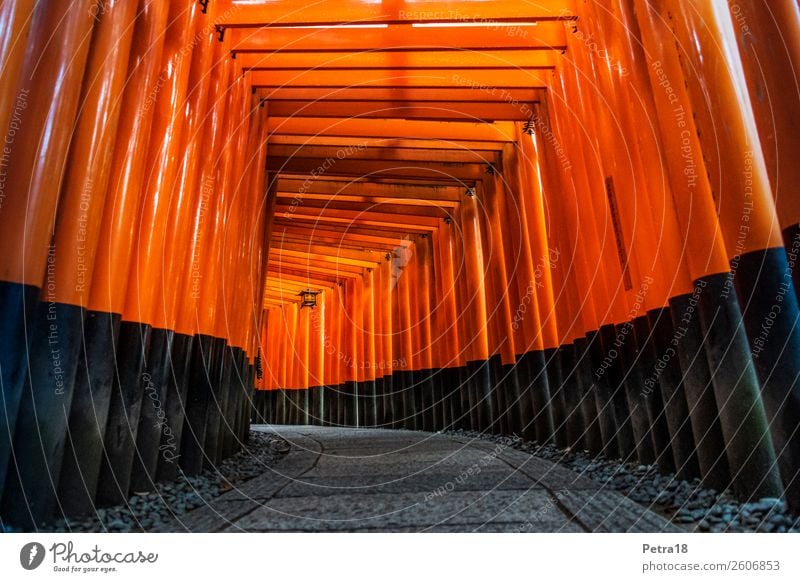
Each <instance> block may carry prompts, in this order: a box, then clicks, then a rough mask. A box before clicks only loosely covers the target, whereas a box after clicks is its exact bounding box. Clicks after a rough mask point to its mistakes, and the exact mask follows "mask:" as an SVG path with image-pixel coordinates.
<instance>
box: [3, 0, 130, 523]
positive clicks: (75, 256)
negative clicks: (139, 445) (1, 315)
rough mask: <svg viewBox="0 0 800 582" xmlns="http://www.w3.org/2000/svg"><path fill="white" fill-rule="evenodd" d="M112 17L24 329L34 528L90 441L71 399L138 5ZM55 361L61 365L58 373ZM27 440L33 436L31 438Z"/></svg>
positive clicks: (23, 476)
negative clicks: (72, 456)
mask: <svg viewBox="0 0 800 582" xmlns="http://www.w3.org/2000/svg"><path fill="white" fill-rule="evenodd" d="M109 9H110V11H109V12H107V13H106V14H105V15H104V18H103V19H101V20H100V22H99V23H98V24H97V28H96V30H95V31H94V37H93V41H92V44H91V47H90V51H89V57H88V61H87V65H86V71H85V73H84V79H85V80H86V83H85V85H84V88H83V90H82V93H81V99H80V101H81V103H80V111H79V114H78V118H77V121H76V127H75V131H74V134H73V135H72V138H71V142H70V152H69V155H68V158H67V165H66V175H65V177H64V181H63V184H62V190H61V195H60V200H59V206H58V214H57V222H56V224H55V231H54V235H53V241H52V242H53V246H52V247H51V249H50V251H49V253H48V266H47V270H46V273H45V274H44V277H43V280H42V287H47V290H46V302H45V301H42V302H40V303H39V304H38V307H37V310H36V313H35V314H34V317H33V319H32V320H31V321H29V322H28V333H29V334H30V348H29V351H28V362H29V365H30V372H29V382H30V390H26V391H25V394H24V396H23V400H22V402H21V409H20V411H21V412H20V416H19V418H18V422H17V432H18V438H17V439H16V440H15V445H14V450H15V455H17V456H18V457H19V458H26V459H28V462H25V463H20V464H18V474H19V484H20V490H19V493H21V494H24V495H25V498H26V499H27V502H28V505H29V506H30V513H32V514H33V517H32V519H33V520H34V521H36V522H38V521H40V520H41V519H45V518H47V517H48V516H50V515H51V514H52V512H53V510H54V509H55V507H56V493H57V488H58V486H59V475H60V473H61V468H62V459H63V455H64V450H65V446H67V445H66V442H70V443H72V444H76V445H80V444H81V443H80V440H81V439H82V438H83V437H84V436H86V437H89V438H91V436H90V435H91V431H92V427H93V425H96V423H97V420H96V419H95V418H94V415H93V414H92V413H91V411H92V406H91V404H92V402H91V400H90V396H91V395H90V394H86V393H85V392H84V391H83V390H81V391H79V394H78V400H77V402H75V406H74V407H73V396H74V394H75V387H76V373H77V369H78V366H79V361H80V357H79V356H80V350H81V345H82V336H83V329H84V327H83V322H84V321H85V320H86V312H85V308H86V306H87V304H88V301H89V293H90V289H91V282H92V278H93V267H94V261H95V253H96V250H97V240H98V236H99V231H100V220H101V218H102V215H103V204H104V202H105V198H106V192H107V185H108V176H109V172H110V161H111V155H112V153H113V145H114V139H115V137H116V130H117V120H118V116H119V99H120V97H121V94H122V89H123V83H124V77H125V72H126V71H127V64H128V56H129V54H130V48H131V36H132V26H133V19H134V14H135V9H136V2H135V1H127V2H122V3H120V2H116V3H114V4H113V5H110V6H109ZM43 299H44V298H43ZM54 325H55V328H54V327H53V326H54ZM53 339H55V340H56V341H54V342H52V343H51V341H50V340H53ZM54 348H55V349H54ZM54 361H58V363H59V364H60V365H59V366H57V367H58V368H60V369H59V370H58V371H57V373H53V372H54ZM71 409H73V410H75V412H76V413H77V414H82V415H85V416H84V417H83V418H84V420H85V422H84V423H83V425H82V426H80V427H77V426H73V429H72V430H70V431H69V432H70V434H69V435H68V434H67V432H68V419H69V417H70V410H71ZM87 427H88V430H86V428H87ZM73 430H75V432H76V434H75V436H74V438H73V437H72V434H71V433H72V431H73ZM32 434H38V435H39V438H38V439H32V438H31V435H32ZM68 456H69V455H68ZM68 462H69V461H68ZM81 485H82V484H81ZM11 495H16V494H15V493H11ZM17 504H18V505H23V504H22V503H21V502H20V501H18V502H17ZM27 512H28V510H25V513H26V514H27ZM9 515H11V514H9ZM12 519H14V517H13V516H12Z"/></svg>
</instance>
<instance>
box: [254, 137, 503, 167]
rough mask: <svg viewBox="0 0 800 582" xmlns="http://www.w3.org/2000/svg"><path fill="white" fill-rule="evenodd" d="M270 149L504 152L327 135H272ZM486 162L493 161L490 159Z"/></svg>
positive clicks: (458, 143) (476, 145)
mask: <svg viewBox="0 0 800 582" xmlns="http://www.w3.org/2000/svg"><path fill="white" fill-rule="evenodd" d="M269 145H270V147H272V146H275V145H303V146H305V145H320V146H336V147H337V148H341V147H345V148H347V147H350V146H354V147H356V148H358V147H362V148H367V147H369V148H399V149H416V150H420V151H422V152H425V150H437V151H436V152H430V151H428V152H427V154H426V155H428V156H432V157H433V156H436V155H438V150H449V149H456V150H458V151H464V152H472V153H476V154H480V155H487V156H489V155H491V156H495V155H497V154H498V153H499V152H500V151H502V149H503V144H502V143H492V142H488V141H487V142H478V141H465V140H443V139H427V140H425V139H402V138H393V137H374V138H373V137H359V136H355V137H352V136H327V135H283V134H280V133H278V134H273V135H271V136H270V138H269ZM484 161H490V160H488V159H486V160H484Z"/></svg>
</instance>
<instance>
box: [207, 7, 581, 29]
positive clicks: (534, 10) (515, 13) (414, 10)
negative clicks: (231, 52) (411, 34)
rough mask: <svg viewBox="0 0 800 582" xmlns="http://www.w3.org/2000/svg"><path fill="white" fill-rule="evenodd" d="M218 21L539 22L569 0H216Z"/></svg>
mask: <svg viewBox="0 0 800 582" xmlns="http://www.w3.org/2000/svg"><path fill="white" fill-rule="evenodd" d="M217 4H218V7H217V14H218V15H219V17H218V18H217V23H218V24H220V25H222V26H224V27H229V28H238V27H256V28H260V27H265V26H267V27H275V26H310V25H317V26H319V25H335V24H341V23H353V24H411V23H421V22H441V23H480V22H486V21H490V22H538V21H548V20H564V19H571V18H572V16H571V15H572V14H575V5H574V4H575V3H574V1H573V0H537V1H536V2H521V1H519V0H482V1H481V2H464V1H460V2H459V1H451V2H430V1H422V2H418V1H414V0H408V1H406V2H403V1H402V0H397V1H393V2H364V1H363V0H315V1H313V2H308V3H299V2H296V0H284V1H280V2H275V1H271V2H263V3H243V2H242V3H240V2H235V1H232V0H218V2H217Z"/></svg>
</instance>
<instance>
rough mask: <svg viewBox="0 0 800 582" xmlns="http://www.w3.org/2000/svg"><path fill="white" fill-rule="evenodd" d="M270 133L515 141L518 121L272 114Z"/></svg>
mask: <svg viewBox="0 0 800 582" xmlns="http://www.w3.org/2000/svg"><path fill="white" fill-rule="evenodd" d="M269 132H270V134H273V133H275V134H284V135H285V134H294V135H327V136H331V135H345V136H350V137H398V138H415V139H440V140H467V141H487V142H513V141H515V135H514V124H513V123H512V122H508V121H498V122H496V123H478V122H475V123H471V122H448V121H416V120H414V121H408V120H401V119H341V120H332V119H329V118H324V117H313V118H312V117H303V118H290V117H270V118H269Z"/></svg>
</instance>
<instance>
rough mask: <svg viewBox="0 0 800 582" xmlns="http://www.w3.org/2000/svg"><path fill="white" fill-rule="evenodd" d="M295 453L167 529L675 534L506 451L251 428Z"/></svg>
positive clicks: (484, 445)
mask: <svg viewBox="0 0 800 582" xmlns="http://www.w3.org/2000/svg"><path fill="white" fill-rule="evenodd" d="M254 428H255V430H262V431H267V432H275V433H277V434H279V435H280V436H281V437H282V438H284V439H286V440H287V441H288V442H289V443H290V445H291V450H290V452H289V454H288V455H287V456H286V457H285V458H284V459H283V460H282V461H280V462H279V463H278V464H277V465H275V466H274V467H272V468H268V469H266V470H265V472H264V473H263V474H262V475H260V476H259V477H256V478H254V479H252V480H250V481H248V482H247V483H245V484H244V485H243V486H242V487H239V488H237V489H235V490H232V491H230V492H229V493H226V494H225V495H222V496H221V497H219V498H217V499H216V500H214V501H213V502H211V503H210V504H209V505H208V506H205V507H203V508H200V509H197V510H195V511H193V512H191V513H189V514H187V515H186V516H184V517H183V518H182V519H181V520H180V521H176V522H175V523H174V524H173V525H172V526H171V527H170V528H169V529H170V530H172V531H184V530H190V531H198V532H203V531H231V532H233V531H258V532H264V531H403V532H417V531H437V532H441V531H446V532H449V531H481V532H583V531H612V532H614V531H616V532H619V531H637V532H651V531H676V529H675V528H674V526H672V525H671V524H669V523H668V522H667V521H666V520H664V519H663V518H661V517H660V516H658V515H656V514H655V513H653V512H651V511H649V510H647V509H646V508H644V507H642V506H640V505H638V504H636V503H634V502H632V501H630V500H629V499H627V498H626V497H624V496H622V495H620V494H619V493H616V492H613V491H607V490H604V489H603V488H602V487H601V486H600V485H598V484H596V483H594V482H592V481H590V480H588V479H586V478H583V477H581V476H579V475H578V474H576V473H574V472H572V471H569V470H566V469H564V468H561V467H559V466H557V465H554V464H552V463H550V462H548V461H544V460H542V459H538V458H536V457H532V456H531V455H528V454H526V453H523V452H520V451H516V450H513V449H510V448H507V447H503V446H502V445H496V444H493V443H489V442H485V441H474V440H470V439H467V438H464V437H457V436H451V435H444V434H432V433H424V432H411V431H389V430H372V429H340V428H323V427H315V426H291V427H289V426H258V427H254Z"/></svg>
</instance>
